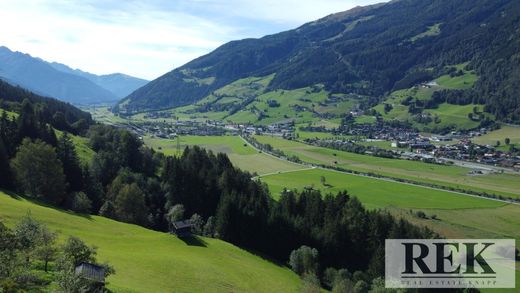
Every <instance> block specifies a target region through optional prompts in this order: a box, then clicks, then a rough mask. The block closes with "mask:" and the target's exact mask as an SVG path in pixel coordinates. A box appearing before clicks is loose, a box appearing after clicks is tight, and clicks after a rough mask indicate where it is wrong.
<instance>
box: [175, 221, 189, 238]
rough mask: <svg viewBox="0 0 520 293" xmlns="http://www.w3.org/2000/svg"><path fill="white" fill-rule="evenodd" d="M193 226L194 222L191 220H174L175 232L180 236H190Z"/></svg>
mask: <svg viewBox="0 0 520 293" xmlns="http://www.w3.org/2000/svg"><path fill="white" fill-rule="evenodd" d="M191 227H193V224H192V223H191V221H190V220H183V221H176V222H173V231H172V232H173V233H175V235H177V236H178V237H189V236H191Z"/></svg>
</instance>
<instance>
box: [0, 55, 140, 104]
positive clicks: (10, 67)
mask: <svg viewBox="0 0 520 293" xmlns="http://www.w3.org/2000/svg"><path fill="white" fill-rule="evenodd" d="M53 64H54V65H53ZM58 64H59V63H49V62H47V61H45V60H43V59H41V58H38V57H33V56H31V55H30V54H26V53H22V52H18V51H11V50H10V49H9V48H7V47H5V46H0V78H2V79H3V80H5V81H8V82H9V83H11V84H13V85H17V86H21V87H24V88H26V89H28V90H30V91H32V92H35V93H37V94H39V95H43V96H51V97H55V98H58V99H60V100H62V101H66V102H71V103H79V104H81V103H105V102H116V101H117V100H119V99H120V98H121V97H122V96H124V95H125V94H128V93H130V92H132V91H133V90H134V89H136V88H137V87H139V86H142V85H143V84H144V83H145V82H146V81H144V80H141V79H137V78H133V77H131V79H130V81H131V83H133V85H132V86H131V87H130V88H129V87H128V86H125V85H123V81H124V80H125V79H128V78H127V76H126V75H118V74H113V75H106V76H97V75H94V74H91V73H88V72H84V71H80V70H73V69H72V68H70V67H68V66H66V65H64V64H59V65H58ZM79 72H81V73H79ZM114 77H115V82H114V81H113V82H112V83H111V82H110V80H111V79H112V80H113V79H114ZM96 78H98V79H99V80H96ZM109 84H112V85H113V86H109Z"/></svg>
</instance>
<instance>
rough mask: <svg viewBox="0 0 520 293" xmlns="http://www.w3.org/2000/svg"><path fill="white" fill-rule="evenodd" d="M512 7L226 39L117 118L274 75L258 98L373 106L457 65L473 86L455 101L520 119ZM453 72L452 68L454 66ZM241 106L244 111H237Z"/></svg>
mask: <svg viewBox="0 0 520 293" xmlns="http://www.w3.org/2000/svg"><path fill="white" fill-rule="evenodd" d="M519 24H520V2H518V1H514V0H395V1H391V2H388V3H382V4H377V5H372V6H366V7H356V8H354V9H352V10H349V11H345V12H341V13H336V14H332V15H329V16H327V17H324V18H322V19H319V20H317V21H314V22H311V23H307V24H305V25H303V26H301V27H299V28H297V29H293V30H290V31H286V32H281V33H278V34H274V35H269V36H265V37H263V38H260V39H245V40H240V41H232V42H229V43H227V44H224V45H223V46H221V47H219V48H217V49H216V50H214V51H213V52H211V53H209V54H207V55H205V56H202V57H199V58H197V59H195V60H193V61H191V62H189V63H187V64H186V65H184V66H182V67H179V68H177V69H175V70H173V71H171V72H168V73H166V74H165V75H163V76H161V77H159V78H158V79H156V80H153V81H151V82H150V83H148V84H147V85H145V86H143V87H142V88H140V89H138V90H136V91H135V92H133V93H132V94H130V95H129V96H128V97H126V98H125V99H123V100H122V101H121V102H120V103H119V104H118V106H117V107H115V110H116V111H119V112H122V113H136V112H142V111H151V110H162V109H169V108H174V107H180V106H186V105H190V104H193V103H196V102H197V101H200V100H202V99H204V98H205V97H207V96H209V95H211V94H212V93H214V92H215V91H218V90H219V89H221V88H223V87H225V86H226V85H230V84H231V83H233V82H235V81H237V80H240V79H244V78H250V77H266V76H274V77H273V78H272V79H271V80H270V82H269V84H268V86H267V87H266V88H265V92H268V91H274V90H292V89H298V88H305V87H309V86H314V85H323V86H324V87H325V89H326V90H327V91H328V92H329V93H331V94H336V93H342V94H358V95H365V96H370V97H373V98H374V100H376V101H379V102H382V101H384V100H385V99H387V98H388V97H389V96H390V94H391V93H392V92H393V91H396V90H399V89H404V88H409V87H412V86H414V85H417V84H418V83H420V82H426V81H431V80H433V79H435V78H437V77H439V76H442V75H445V74H446V73H447V72H446V70H447V68H448V67H450V66H456V65H460V64H464V66H465V69H467V70H471V71H472V72H475V74H476V75H477V76H478V80H477V81H476V82H475V84H474V85H472V86H471V88H468V89H464V90H461V91H459V92H457V93H455V94H456V95H461V96H463V97H470V98H469V99H467V98H460V99H459V100H465V101H466V100H469V101H470V102H471V103H479V104H482V105H484V106H485V107H484V109H485V111H486V112H489V113H491V114H493V115H494V117H496V118H497V119H499V120H504V121H511V122H515V121H520V97H519V96H518V95H517V93H518V92H519V90H520V83H518V80H519V79H520V53H519V52H518V48H519V47H520V30H518V27H519ZM453 68H454V67H453ZM244 106H245V105H244Z"/></svg>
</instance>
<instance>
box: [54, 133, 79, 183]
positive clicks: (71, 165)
mask: <svg viewBox="0 0 520 293" xmlns="http://www.w3.org/2000/svg"><path fill="white" fill-rule="evenodd" d="M56 153H57V155H58V159H60V161H61V163H62V164H63V171H64V173H65V177H66V178H67V183H68V184H69V186H68V187H69V191H79V190H81V189H82V187H83V177H82V173H81V166H80V163H79V159H78V155H77V153H76V148H75V147H74V143H73V142H72V139H71V138H70V136H69V135H68V133H67V132H64V133H63V135H62V136H61V137H60V139H59V140H58V145H57V148H56Z"/></svg>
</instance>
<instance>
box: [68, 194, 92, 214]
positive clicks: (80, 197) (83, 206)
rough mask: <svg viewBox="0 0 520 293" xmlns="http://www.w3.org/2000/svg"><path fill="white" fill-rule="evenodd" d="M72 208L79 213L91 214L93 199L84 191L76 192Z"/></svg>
mask: <svg viewBox="0 0 520 293" xmlns="http://www.w3.org/2000/svg"><path fill="white" fill-rule="evenodd" d="M71 209H72V210H73V211H75V212H77V213H85V214H89V213H90V212H91V211H92V201H91V200H90V199H89V198H88V196H87V195H86V194H85V193H84V192H76V193H74V198H73V200H72V205H71Z"/></svg>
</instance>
